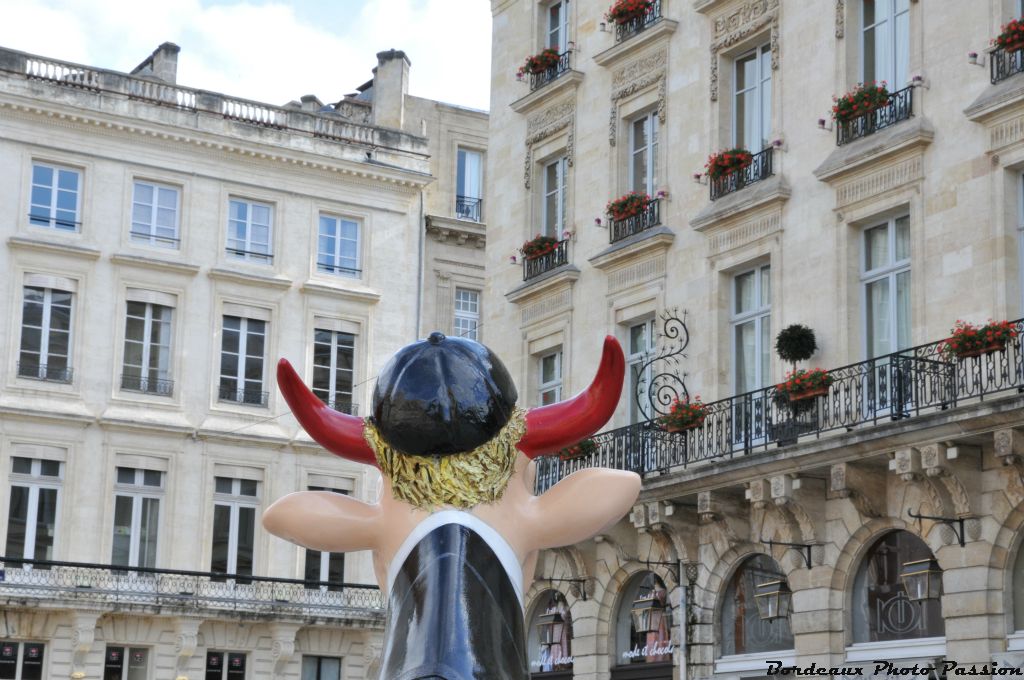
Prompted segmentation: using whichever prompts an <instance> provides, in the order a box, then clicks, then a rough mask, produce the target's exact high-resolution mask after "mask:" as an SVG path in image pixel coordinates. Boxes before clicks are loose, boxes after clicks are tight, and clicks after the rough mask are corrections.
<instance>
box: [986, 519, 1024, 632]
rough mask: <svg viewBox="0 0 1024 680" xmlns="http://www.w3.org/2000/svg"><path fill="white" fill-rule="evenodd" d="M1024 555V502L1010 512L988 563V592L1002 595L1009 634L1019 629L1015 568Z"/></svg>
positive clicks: (1001, 525) (998, 530)
mask: <svg viewBox="0 0 1024 680" xmlns="http://www.w3.org/2000/svg"><path fill="white" fill-rule="evenodd" d="M1021 551H1024V501H1021V502H1020V503H1018V504H1017V505H1016V507H1014V508H1013V509H1012V510H1010V512H1009V513H1007V515H1006V519H1004V520H1003V522H1002V523H1001V524H1000V525H999V528H998V529H997V530H996V535H995V538H994V539H993V540H992V550H991V552H990V553H989V559H988V575H987V578H986V584H987V585H988V587H989V589H998V590H1000V591H1001V592H1002V601H1003V612H1002V613H1003V619H1004V627H1005V629H1006V632H1007V634H1009V633H1012V632H1013V631H1014V630H1016V628H1017V626H1016V623H1015V618H1016V616H1017V612H1016V611H1014V607H1013V588H1014V585H1015V584H1014V581H1013V567H1014V565H1015V564H1016V561H1017V556H1018V555H1019V554H1020V553H1021ZM1017 587H1020V588H1024V584H1017Z"/></svg>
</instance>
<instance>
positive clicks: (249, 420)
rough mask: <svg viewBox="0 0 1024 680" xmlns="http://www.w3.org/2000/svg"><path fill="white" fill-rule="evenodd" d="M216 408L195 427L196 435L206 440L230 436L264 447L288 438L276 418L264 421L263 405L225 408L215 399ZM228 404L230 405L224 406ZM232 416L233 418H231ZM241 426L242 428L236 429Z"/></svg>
mask: <svg viewBox="0 0 1024 680" xmlns="http://www.w3.org/2000/svg"><path fill="white" fill-rule="evenodd" d="M215 405H216V408H217V410H218V411H220V413H213V414H210V415H209V416H207V417H206V419H205V420H204V421H203V423H202V425H200V426H199V428H198V429H197V430H196V434H197V435H198V436H199V437H203V438H210V439H232V440H238V441H246V442H250V443H262V444H266V445H268V446H280V445H282V444H286V443H288V442H289V441H290V439H291V438H290V437H289V436H288V434H287V432H286V431H285V429H284V427H282V426H281V425H279V424H278V423H277V421H273V420H267V415H266V414H267V409H266V408H255V409H254V408H250V407H245V406H239V407H238V409H246V408H248V410H246V411H242V410H234V409H230V410H229V408H225V406H226V405H225V403H224V402H216V404H215ZM227 406H228V407H230V405H227ZM232 416H234V417H232ZM242 425H245V429H241V430H240V429H239V427H241V426H242Z"/></svg>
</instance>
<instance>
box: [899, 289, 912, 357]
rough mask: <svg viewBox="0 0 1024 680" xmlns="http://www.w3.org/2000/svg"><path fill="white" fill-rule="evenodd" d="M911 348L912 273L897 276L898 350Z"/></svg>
mask: <svg viewBox="0 0 1024 680" xmlns="http://www.w3.org/2000/svg"><path fill="white" fill-rule="evenodd" d="M907 347H910V272H900V273H899V274H897V275H896V349H897V350H900V349H905V348H907Z"/></svg>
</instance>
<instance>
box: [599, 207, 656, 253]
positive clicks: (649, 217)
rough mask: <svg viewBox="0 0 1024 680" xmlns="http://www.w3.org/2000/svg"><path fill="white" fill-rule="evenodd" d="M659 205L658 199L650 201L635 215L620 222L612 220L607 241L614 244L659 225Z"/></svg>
mask: <svg viewBox="0 0 1024 680" xmlns="http://www.w3.org/2000/svg"><path fill="white" fill-rule="evenodd" d="M660 203H661V201H659V200H658V199H656V198H655V199H652V200H651V202H650V203H648V204H647V207H646V208H644V209H643V210H641V211H640V212H638V213H637V214H636V215H631V216H630V217H627V218H625V219H621V220H612V224H611V228H610V229H609V230H608V241H609V242H610V243H615V242H616V241H621V240H622V239H624V238H628V237H630V236H632V235H633V234H639V233H640V232H642V231H644V230H646V229H650V228H651V227H656V226H658V225H659V224H661V208H660V207H659V204H660Z"/></svg>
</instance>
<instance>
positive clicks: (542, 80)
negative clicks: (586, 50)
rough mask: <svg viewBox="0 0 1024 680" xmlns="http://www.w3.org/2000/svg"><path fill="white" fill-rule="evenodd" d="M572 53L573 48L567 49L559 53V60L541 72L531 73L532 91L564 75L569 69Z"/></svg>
mask: <svg viewBox="0 0 1024 680" xmlns="http://www.w3.org/2000/svg"><path fill="white" fill-rule="evenodd" d="M571 54H572V50H566V51H565V52H562V53H561V54H560V55H558V61H557V62H556V63H555V64H554V65H552V66H549V67H547V68H546V69H544V70H543V71H541V72H539V73H531V74H529V75H530V92H533V91H534V90H536V89H537V88H540V87H544V86H545V85H547V84H548V83H550V82H551V81H552V80H554V79H555V78H557V77H558V76H560V75H562V74H563V73H565V72H566V71H568V70H569V56H570V55H571Z"/></svg>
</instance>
